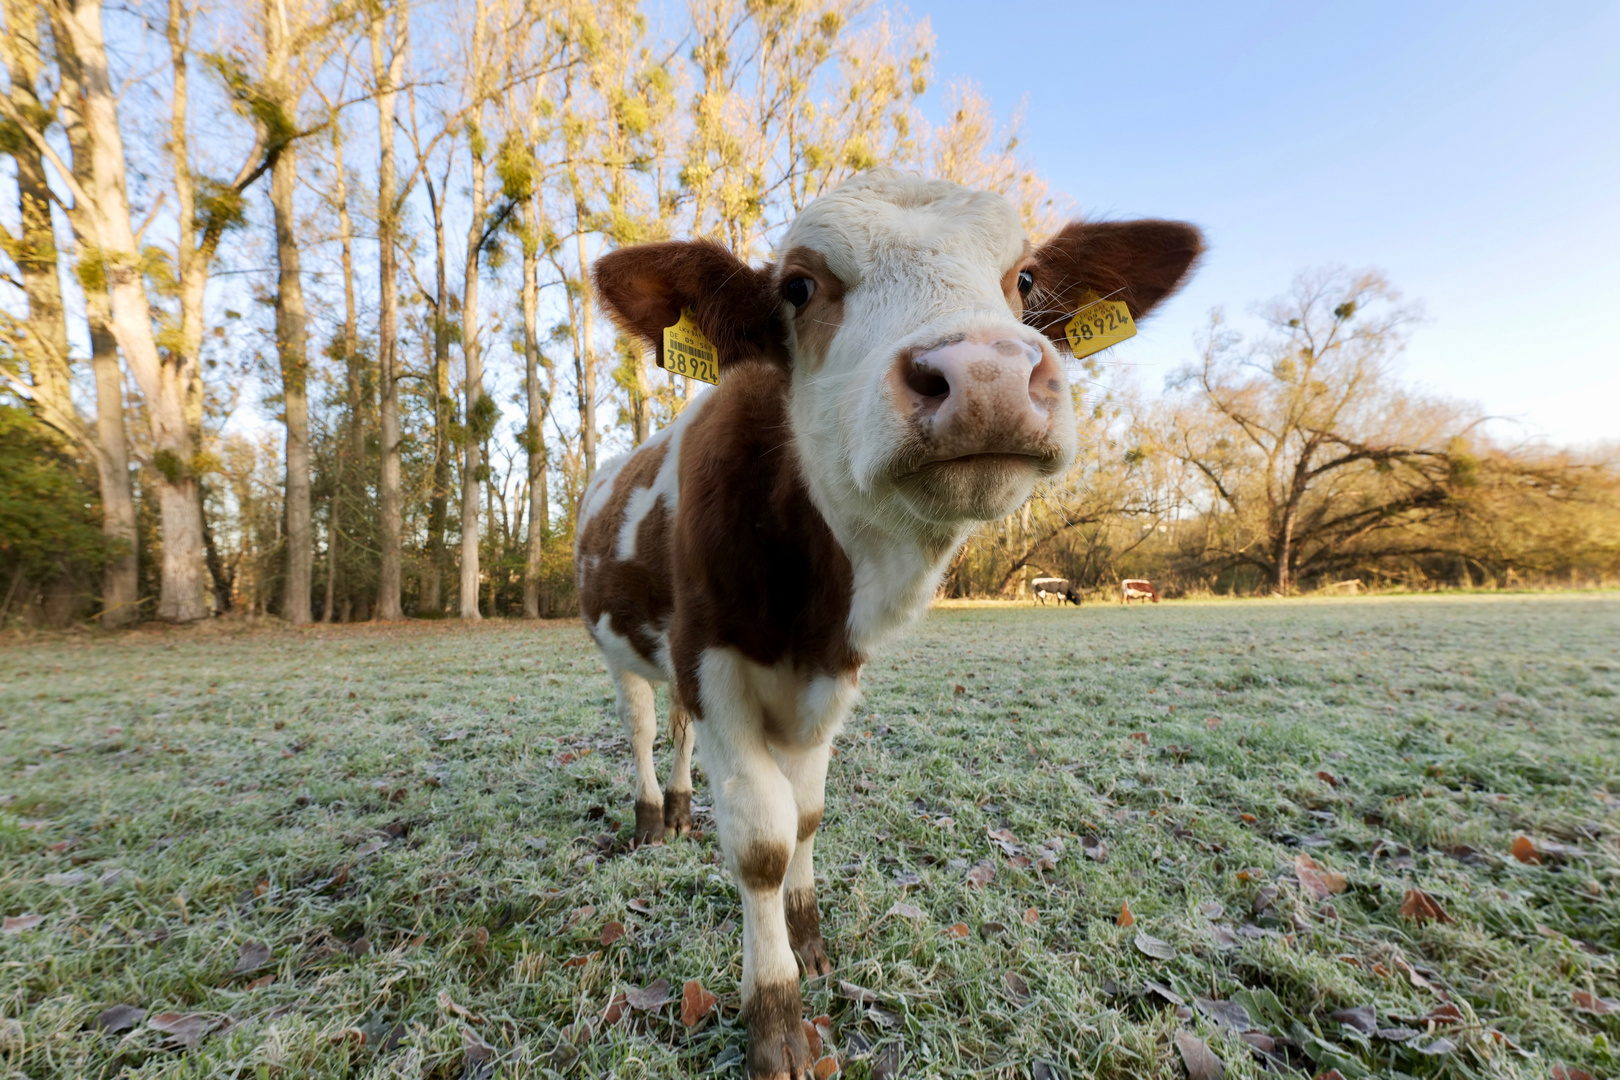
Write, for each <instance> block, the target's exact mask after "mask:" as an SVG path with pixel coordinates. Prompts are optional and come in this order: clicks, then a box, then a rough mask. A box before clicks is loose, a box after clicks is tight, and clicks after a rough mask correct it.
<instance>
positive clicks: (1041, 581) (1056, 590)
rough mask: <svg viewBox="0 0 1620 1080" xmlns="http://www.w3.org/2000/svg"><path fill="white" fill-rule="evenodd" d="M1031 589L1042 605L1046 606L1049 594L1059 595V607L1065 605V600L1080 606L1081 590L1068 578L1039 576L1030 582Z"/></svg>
mask: <svg viewBox="0 0 1620 1080" xmlns="http://www.w3.org/2000/svg"><path fill="white" fill-rule="evenodd" d="M1029 590H1030V593H1031V595H1033V596H1034V597H1035V599H1036V601H1037V602H1039V603H1040V605H1041V606H1042V607H1045V606H1046V598H1047V597H1048V596H1055V597H1057V601H1058V606H1059V607H1062V606H1063V601H1065V600H1067V601H1068V602H1069V603H1071V604H1073V605H1074V606H1075V607H1079V606H1080V590H1079V589H1077V588H1075V587H1074V582H1072V581H1070V580H1069V579H1068V578H1061V577H1038V578H1036V579H1035V580H1034V581H1031V582H1030V583H1029Z"/></svg>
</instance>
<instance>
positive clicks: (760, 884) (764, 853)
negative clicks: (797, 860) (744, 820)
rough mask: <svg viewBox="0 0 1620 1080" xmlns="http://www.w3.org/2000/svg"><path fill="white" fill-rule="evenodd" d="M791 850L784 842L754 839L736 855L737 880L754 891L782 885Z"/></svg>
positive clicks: (767, 889)
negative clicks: (777, 842) (775, 842)
mask: <svg viewBox="0 0 1620 1080" xmlns="http://www.w3.org/2000/svg"><path fill="white" fill-rule="evenodd" d="M791 857H792V852H790V851H789V850H788V847H787V845H786V844H773V843H771V842H770V841H768V840H756V841H754V842H753V843H751V844H749V845H748V847H747V848H745V849H744V850H743V852H742V854H740V855H739V856H738V857H737V880H738V881H740V882H742V884H743V887H744V888H748V889H752V890H754V891H755V892H770V891H771V890H773V889H780V888H781V887H782V879H784V878H786V877H787V868H788V859H789V858H791Z"/></svg>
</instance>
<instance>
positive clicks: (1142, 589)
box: [1119, 578, 1159, 604]
mask: <svg viewBox="0 0 1620 1080" xmlns="http://www.w3.org/2000/svg"><path fill="white" fill-rule="evenodd" d="M1132 600H1152V601H1153V602H1154V603H1155V604H1157V603H1158V602H1159V590H1158V589H1155V588H1154V587H1153V582H1151V581H1148V580H1147V579H1145V578H1126V579H1125V580H1124V581H1122V582H1120V583H1119V602H1120V603H1122V604H1128V603H1130V602H1131V601H1132Z"/></svg>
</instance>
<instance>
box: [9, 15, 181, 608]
mask: <svg viewBox="0 0 1620 1080" xmlns="http://www.w3.org/2000/svg"><path fill="white" fill-rule="evenodd" d="M52 12H53V14H54V16H55V19H56V23H55V29H56V31H57V32H56V34H55V37H56V40H57V43H58V53H59V56H60V57H61V58H62V59H63V62H64V64H65V65H66V66H67V67H69V68H71V69H72V73H73V81H74V83H75V85H76V87H77V90H78V99H77V100H78V102H79V115H80V119H81V120H82V122H83V125H84V130H85V140H84V141H85V144H86V146H87V147H88V149H89V151H90V153H89V158H90V166H89V168H88V170H86V172H87V174H88V177H89V179H90V184H89V186H88V187H85V186H83V185H80V184H79V183H78V181H77V179H76V178H75V179H74V180H73V181H72V182H71V183H70V187H72V188H74V189H76V190H74V191H73V195H74V199H75V201H76V202H77V201H79V200H80V199H81V197H82V200H83V204H84V210H85V212H84V213H83V215H76V216H77V217H79V218H80V220H81V221H82V222H83V223H84V224H85V225H86V226H87V227H88V230H89V235H83V236H81V237H80V239H81V242H83V243H84V244H85V246H86V247H88V248H90V249H92V250H95V251H97V252H99V254H100V256H101V268H102V270H103V272H104V278H105V281H106V286H107V294H108V299H109V303H110V307H111V312H112V330H113V333H114V335H115V336H116V338H117V339H118V345H119V348H120V349H122V351H123V354H124V361H125V363H127V364H128V365H129V369H130V373H131V374H132V375H133V376H134V377H135V381H136V383H137V384H138V385H139V386H140V388H141V393H142V395H143V396H144V397H145V399H146V413H147V417H148V422H149V423H150V425H151V433H152V447H153V456H152V464H153V467H154V469H155V470H156V471H157V473H158V475H159V481H158V483H157V485H156V486H157V488H158V504H159V512H160V516H161V520H162V529H163V565H162V575H161V581H162V585H161V592H160V595H159V600H158V617H159V618H162V619H167V620H170V621H174V622H190V621H193V620H196V619H201V618H203V617H205V616H206V615H207V614H208V602H207V595H206V594H207V587H206V579H207V570H206V568H205V567H204V565H203V535H202V513H201V507H200V506H199V501H198V496H197V482H196V479H195V477H194V476H193V475H192V473H191V469H192V461H193V458H194V454H195V439H194V430H195V429H194V427H193V424H192V416H193V415H194V414H195V406H196V405H197V404H198V403H199V399H198V397H197V396H196V395H195V393H194V387H193V383H194V381H195V371H194V370H193V368H194V365H193V364H192V363H191V362H190V361H191V360H193V359H194V358H195V353H189V352H187V351H186V350H185V349H184V348H182V349H181V350H179V351H178V352H177V353H174V354H171V355H170V356H169V357H167V358H165V357H164V356H162V355H160V354H159V352H158V348H157V341H156V339H155V337H154V335H153V330H152V309H151V305H150V303H149V301H148V299H147V294H146V283H145V281H144V280H143V279H142V275H141V260H140V253H139V246H138V244H137V243H136V240H135V230H134V228H133V226H132V224H131V220H130V204H129V196H128V188H127V185H126V182H125V166H124V142H123V135H122V133H121V132H120V131H119V128H118V112H117V98H116V95H115V94H114V92H113V88H112V80H111V78H110V77H109V74H108V70H107V52H106V44H105V42H104V39H103V37H102V26H101V5H100V2H99V0H78V2H77V3H75V4H73V5H72V6H68V5H66V4H61V5H55V6H53V8H52ZM171 13H172V8H171ZM171 40H172V39H171ZM174 92H175V96H176V106H175V107H176V112H177V115H181V116H183V103H184V74H183V69H180V70H177V71H176V72H175V88H174ZM36 136H37V132H32V131H30V132H29V133H28V137H29V138H30V140H31V141H35V142H36V145H40V147H41V149H42V150H44V149H45V143H44V140H43V138H42V137H41V138H36ZM183 149H184V148H183V146H182V147H181V152H182V153H183ZM51 156H54V155H53V154H51V153H48V154H47V157H51ZM53 164H56V165H57V166H58V171H59V172H60V173H61V174H62V175H63V176H64V178H66V177H69V176H72V175H73V173H72V171H71V170H70V169H68V168H63V167H62V163H61V162H60V161H56V162H53ZM182 171H183V170H182ZM64 182H67V181H66V180H64ZM179 186H180V183H179V181H178V180H177V184H176V187H177V189H178V188H179ZM178 193H179V192H178V190H177V194H178ZM193 206H194V204H193V205H192V206H185V205H182V207H181V209H182V211H189V210H191V209H192V208H193ZM179 216H180V218H182V219H185V218H186V214H185V213H184V212H183V213H181V214H180V215H179ZM193 220H194V219H193ZM191 226H192V222H191V221H185V220H182V225H181V228H182V231H183V237H184V238H189V237H190V236H191V235H192V228H191ZM76 228H77V225H76ZM182 254H184V251H183V250H182ZM210 254H211V253H210Z"/></svg>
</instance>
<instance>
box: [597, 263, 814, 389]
mask: <svg viewBox="0 0 1620 1080" xmlns="http://www.w3.org/2000/svg"><path fill="white" fill-rule="evenodd" d="M595 276H596V290H597V295H598V296H600V297H601V298H602V304H603V306H604V307H606V308H607V310H608V313H609V314H610V315H612V316H613V319H614V321H615V322H617V323H618V324H619V326H620V327H621V328H623V329H624V331H625V332H626V333H629V334H634V335H636V336H638V337H640V338H641V339H642V340H643V341H645V342H647V343H648V344H650V345H651V346H652V347H653V349H654V350H655V351H656V352H657V354H658V362H659V364H663V362H664V328H665V327H667V326H674V325H675V323H677V322H678V321H680V317H681V311H682V309H684V308H688V307H690V308H692V309H693V311H694V313H695V317H696V320H697V324H698V329H700V330H702V331H703V336H704V337H706V338H708V339H709V342H710V343H711V344H712V345H713V346H714V348H715V353H716V359H717V362H718V365H719V367H720V369H721V370H725V368H726V367H727V366H728V365H730V364H735V363H739V362H740V361H743V360H751V359H766V360H773V361H776V362H778V363H783V364H785V363H787V362H788V354H787V347H786V346H785V345H784V344H783V341H784V338H785V333H784V328H783V326H782V322H781V310H782V298H781V297H779V296H778V295H776V291H775V284H774V280H773V275H772V273H771V267H770V266H768V265H767V266H765V267H761V268H755V267H752V266H749V265H748V264H747V263H745V262H743V261H742V260H741V259H739V258H737V256H735V255H733V254H732V253H731V252H730V251H728V250H726V249H725V248H723V247H721V246H720V245H719V244H715V243H711V242H710V241H707V240H685V241H671V242H668V243H661V244H637V245H635V246H634V247H626V248H620V249H619V250H618V251H614V252H610V253H609V254H607V255H604V256H602V257H601V258H600V259H598V260H597V261H596V275H595Z"/></svg>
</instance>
